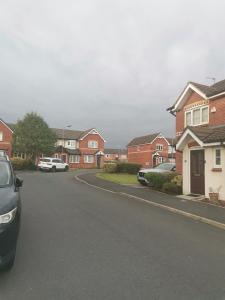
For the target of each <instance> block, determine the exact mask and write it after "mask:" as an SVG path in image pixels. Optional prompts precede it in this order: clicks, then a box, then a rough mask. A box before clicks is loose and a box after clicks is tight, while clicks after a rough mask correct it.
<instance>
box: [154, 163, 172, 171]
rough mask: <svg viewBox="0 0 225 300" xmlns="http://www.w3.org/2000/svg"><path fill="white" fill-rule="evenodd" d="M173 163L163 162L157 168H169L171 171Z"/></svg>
mask: <svg viewBox="0 0 225 300" xmlns="http://www.w3.org/2000/svg"><path fill="white" fill-rule="evenodd" d="M173 166H174V165H173V164H161V165H158V166H157V167H155V168H156V169H161V170H167V171H170V170H171V169H172V168H173Z"/></svg>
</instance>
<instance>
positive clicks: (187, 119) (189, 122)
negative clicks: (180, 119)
mask: <svg viewBox="0 0 225 300" xmlns="http://www.w3.org/2000/svg"><path fill="white" fill-rule="evenodd" d="M190 125H191V112H190V111H188V112H186V126H190Z"/></svg>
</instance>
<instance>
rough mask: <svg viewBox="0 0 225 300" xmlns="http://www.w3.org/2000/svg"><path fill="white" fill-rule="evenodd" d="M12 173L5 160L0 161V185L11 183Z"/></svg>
mask: <svg viewBox="0 0 225 300" xmlns="http://www.w3.org/2000/svg"><path fill="white" fill-rule="evenodd" d="M11 181H12V173H11V169H10V166H9V164H8V163H7V162H3V161H0V187H5V186H8V185H10V184H11Z"/></svg>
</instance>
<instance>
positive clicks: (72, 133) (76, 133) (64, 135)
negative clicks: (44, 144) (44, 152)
mask: <svg viewBox="0 0 225 300" xmlns="http://www.w3.org/2000/svg"><path fill="white" fill-rule="evenodd" d="M51 130H52V131H53V132H54V133H55V134H56V136H57V138H59V139H70V140H78V139H79V138H80V137H81V136H82V135H83V134H84V132H85V131H80V130H71V129H59V128H51Z"/></svg>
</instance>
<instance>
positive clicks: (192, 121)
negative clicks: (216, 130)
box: [185, 106, 209, 126]
mask: <svg viewBox="0 0 225 300" xmlns="http://www.w3.org/2000/svg"><path fill="white" fill-rule="evenodd" d="M208 122H209V107H208V106H203V107H199V108H194V109H192V110H189V111H186V112H185V126H198V125H202V124H207V123H208Z"/></svg>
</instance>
